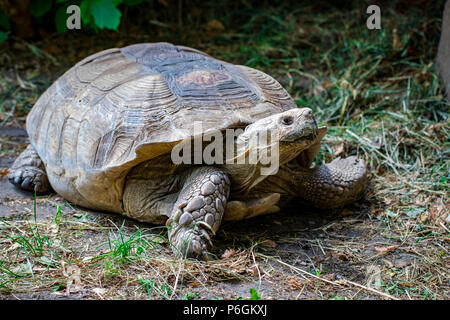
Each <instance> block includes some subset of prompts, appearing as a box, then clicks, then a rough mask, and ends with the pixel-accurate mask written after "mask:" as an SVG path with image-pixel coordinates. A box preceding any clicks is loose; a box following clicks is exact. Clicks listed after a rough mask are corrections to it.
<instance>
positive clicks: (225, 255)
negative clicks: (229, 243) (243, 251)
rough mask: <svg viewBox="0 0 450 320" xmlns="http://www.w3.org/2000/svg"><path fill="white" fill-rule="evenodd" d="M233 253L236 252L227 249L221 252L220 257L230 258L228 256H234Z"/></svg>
mask: <svg viewBox="0 0 450 320" xmlns="http://www.w3.org/2000/svg"><path fill="white" fill-rule="evenodd" d="M235 254H236V251H234V249H227V250H225V252H224V253H223V254H222V256H221V258H222V259H226V258H230V257H232V256H234V255H235Z"/></svg>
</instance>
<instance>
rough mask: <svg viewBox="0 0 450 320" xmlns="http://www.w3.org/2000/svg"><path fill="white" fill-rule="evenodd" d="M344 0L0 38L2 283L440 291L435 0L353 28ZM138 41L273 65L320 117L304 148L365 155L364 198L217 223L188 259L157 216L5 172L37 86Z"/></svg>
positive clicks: (443, 146) (1, 288) (161, 290)
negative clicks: (75, 200)
mask: <svg viewBox="0 0 450 320" xmlns="http://www.w3.org/2000/svg"><path fill="white" fill-rule="evenodd" d="M161 3H162V2H161ZM236 3H238V2H236ZM355 3H356V4H354V3H353V4H351V5H347V6H342V7H339V8H338V7H333V6H322V7H320V5H306V4H300V5H298V6H296V7H294V8H293V7H287V6H277V7H271V6H268V5H267V6H266V7H264V9H253V8H250V7H247V6H246V5H244V4H238V5H237V4H236V8H235V7H233V10H234V11H233V10H229V11H223V12H226V13H224V14H221V12H220V10H221V8H216V10H214V9H211V8H213V7H210V6H207V5H205V7H199V8H196V9H197V11H192V12H190V13H189V14H186V17H185V19H184V20H182V21H180V18H178V17H173V18H172V20H174V21H175V22H174V23H172V22H173V21H172V20H170V19H171V18H170V14H169V13H170V12H169V11H170V10H169V9H170V8H165V9H164V8H162V9H161V10H162V11H161V12H158V15H157V16H156V12H155V13H152V12H150V13H149V15H150V17H146V18H145V19H146V20H145V19H144V18H142V17H141V18H142V19H144V20H145V21H152V24H151V27H150V28H149V29H144V28H143V27H142V24H141V23H140V20H139V19H138V20H139V21H137V22H135V24H132V23H131V20H130V19H129V20H125V21H122V25H121V29H120V32H119V33H116V32H112V31H111V32H109V31H102V32H100V33H98V34H95V33H89V32H83V33H80V32H78V33H77V32H72V33H68V34H64V35H60V34H51V35H48V34H47V35H45V34H44V35H42V38H41V39H38V40H36V41H33V42H25V41H23V40H21V39H19V38H14V39H11V40H10V41H7V42H5V43H2V44H0V61H1V64H0V65H1V67H0V232H1V235H0V297H1V298H2V299H24V298H28V299H29V298H31V299H257V298H262V299H448V298H449V294H450V286H449V269H450V260H449V240H450V237H449V228H450V227H449V225H450V218H449V215H448V212H449V210H448V208H449V201H448V179H449V174H448V172H449V160H448V159H449V143H448V141H449V129H450V126H449V123H448V115H449V103H448V102H446V100H445V97H444V96H443V87H442V83H441V82H440V80H439V77H438V76H437V74H436V72H435V69H434V61H435V60H434V59H435V56H436V49H437V44H438V40H439V34H440V27H441V15H442V9H443V3H444V1H436V2H433V4H430V2H426V1H425V2H421V1H413V3H412V5H408V4H407V3H408V2H402V1H397V2H392V3H391V2H390V3H391V4H390V5H389V6H388V5H384V6H383V5H382V6H381V8H382V29H381V30H368V29H367V28H366V26H365V19H366V17H367V15H366V14H365V7H364V6H363V5H358V2H355ZM405 3H406V4H405ZM233 6H234V5H233ZM163 7H164V6H163ZM338 9H339V10H338ZM164 10H166V11H164ZM152 14H154V15H155V17H159V19H162V21H163V22H164V23H162V22H161V21H158V20H157V19H156V18H155V17H153V16H152ZM127 16H128V17H130V16H133V15H132V12H131V11H130V12H128V15H127ZM127 16H125V18H124V19H126V17H127ZM151 19H153V20H151ZM155 19H156V20H155ZM180 24H181V27H182V28H181V29H180ZM41 33H42V32H41ZM146 41H149V42H150V41H169V42H174V43H176V44H183V45H187V46H192V47H195V48H198V49H201V50H204V51H206V52H207V53H209V54H211V55H213V56H215V57H218V58H220V59H224V60H227V61H230V62H233V63H238V64H245V65H248V66H251V67H255V68H258V69H261V70H263V71H265V72H267V73H268V74H270V75H272V76H273V77H275V78H276V79H277V80H278V81H280V83H281V84H282V85H283V86H284V87H285V88H286V89H287V90H288V91H289V93H290V94H291V95H292V97H293V98H294V99H295V100H296V101H297V103H298V105H299V106H308V107H310V108H312V109H313V111H314V113H315V115H316V118H317V119H318V121H319V124H325V125H327V126H328V129H329V130H328V134H327V136H326V138H325V141H324V144H323V146H322V150H321V153H320V155H319V157H318V159H317V160H316V163H320V162H322V161H325V162H329V161H330V160H331V159H333V158H335V157H337V156H342V157H346V156H349V155H355V154H357V155H358V156H360V157H361V158H363V159H365V161H366V162H367V164H368V167H369V172H370V175H369V178H370V182H369V188H368V190H367V193H366V195H365V196H364V198H363V199H361V201H359V202H357V203H356V204H354V205H352V206H349V207H347V208H344V209H339V210H318V209H314V208H311V207H307V206H305V205H303V204H301V203H298V202H294V203H292V204H291V205H290V206H289V207H288V208H286V209H285V210H283V211H282V212H280V213H278V214H276V215H270V216H262V217H257V218H253V219H249V220H246V221H239V222H228V223H224V224H223V225H222V227H221V229H220V231H219V232H218V234H217V235H216V237H215V238H214V243H215V249H214V252H213V253H214V254H215V255H216V256H217V258H218V259H217V260H213V261H209V262H199V261H193V260H176V259H174V257H173V254H172V250H171V248H170V244H169V243H168V241H167V234H166V229H165V228H164V227H161V226H154V225H148V224H142V223H138V222H136V221H133V220H130V219H125V218H123V217H121V216H120V215H115V214H108V213H100V212H93V211H89V210H86V209H84V208H80V207H77V206H76V205H74V204H70V203H68V202H67V201H65V200H64V199H62V198H61V197H60V196H58V195H57V194H54V193H50V194H46V195H37V197H36V198H35V197H34V195H33V194H31V193H27V192H22V191H19V190H18V189H17V188H14V187H13V186H12V185H10V184H9V183H8V181H7V179H6V175H7V172H8V168H9V167H10V165H11V164H12V162H13V161H14V159H15V157H16V156H17V155H18V154H19V153H20V152H21V151H22V150H24V149H25V147H26V145H27V143H28V138H27V134H26V131H25V130H24V128H25V117H26V114H27V113H28V111H29V110H30V109H31V107H32V106H33V104H34V103H35V101H36V100H37V99H38V97H39V95H40V94H41V93H42V92H43V91H44V90H45V89H46V88H47V87H48V86H49V85H50V84H51V83H52V82H53V81H54V80H56V79H57V78H58V77H59V76H60V75H61V74H62V73H63V72H64V71H65V70H67V69H68V68H70V66H71V65H73V64H74V63H75V62H77V61H79V60H81V59H82V58H84V57H86V56H87V55H89V54H91V53H94V52H97V51H100V50H102V49H105V48H110V47H120V46H124V45H127V44H131V43H136V42H146Z"/></svg>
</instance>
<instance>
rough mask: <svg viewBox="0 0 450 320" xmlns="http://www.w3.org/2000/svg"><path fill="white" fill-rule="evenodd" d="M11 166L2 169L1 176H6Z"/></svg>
mask: <svg viewBox="0 0 450 320" xmlns="http://www.w3.org/2000/svg"><path fill="white" fill-rule="evenodd" d="M8 172H9V168H6V169H3V170H1V171H0V177H4V176H6V175H7V174H8Z"/></svg>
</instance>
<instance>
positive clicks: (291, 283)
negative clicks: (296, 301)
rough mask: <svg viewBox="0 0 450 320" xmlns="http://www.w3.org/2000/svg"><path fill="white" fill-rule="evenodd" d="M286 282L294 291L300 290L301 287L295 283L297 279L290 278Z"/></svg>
mask: <svg viewBox="0 0 450 320" xmlns="http://www.w3.org/2000/svg"><path fill="white" fill-rule="evenodd" d="M287 282H288V284H289V285H291V286H292V287H294V289H297V290H298V289H300V288H301V285H300V283H299V282H298V281H297V278H295V277H290V278H288V279H287Z"/></svg>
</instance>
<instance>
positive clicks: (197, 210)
mask: <svg viewBox="0 0 450 320" xmlns="http://www.w3.org/2000/svg"><path fill="white" fill-rule="evenodd" d="M229 193H230V180H229V178H228V177H227V175H226V174H225V173H223V172H222V171H221V170H220V169H218V168H215V167H199V168H194V169H192V172H191V173H190V174H189V175H188V177H187V178H186V180H185V181H184V184H183V188H182V190H181V191H180V193H179V195H178V199H177V201H176V202H175V204H174V206H173V210H172V213H171V215H170V218H169V220H167V222H166V225H167V226H168V227H169V241H170V242H171V243H172V244H173V245H174V249H175V251H176V254H178V255H180V256H182V257H189V258H199V259H204V260H207V259H208V249H210V248H211V247H212V243H211V236H213V235H214V234H215V233H216V231H217V230H218V229H219V226H220V223H221V222H222V218H223V215H224V212H225V207H226V204H227V199H228V196H229Z"/></svg>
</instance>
